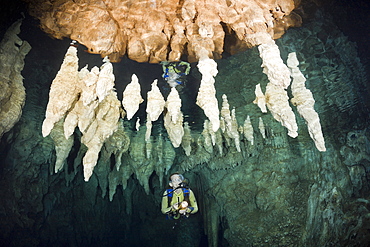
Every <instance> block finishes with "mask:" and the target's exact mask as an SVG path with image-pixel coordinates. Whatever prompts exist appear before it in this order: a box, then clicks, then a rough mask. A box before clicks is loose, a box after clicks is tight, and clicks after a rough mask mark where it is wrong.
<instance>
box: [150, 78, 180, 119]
mask: <svg viewBox="0 0 370 247" xmlns="http://www.w3.org/2000/svg"><path fill="white" fill-rule="evenodd" d="M147 99H148V102H147V106H146V112H147V114H148V117H147V119H150V121H152V122H154V121H156V120H157V119H158V117H159V116H160V115H161V113H162V112H163V109H164V107H165V105H166V101H165V100H164V98H163V96H162V93H161V91H159V88H158V86H157V80H154V82H153V83H152V89H151V91H149V92H148V96H147ZM180 104H181V102H180Z"/></svg>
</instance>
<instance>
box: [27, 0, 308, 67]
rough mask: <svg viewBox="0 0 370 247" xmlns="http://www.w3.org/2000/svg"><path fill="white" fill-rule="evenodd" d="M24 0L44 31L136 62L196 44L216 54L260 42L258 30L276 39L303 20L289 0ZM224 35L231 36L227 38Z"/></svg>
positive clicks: (192, 52) (170, 56)
mask: <svg viewBox="0 0 370 247" xmlns="http://www.w3.org/2000/svg"><path fill="white" fill-rule="evenodd" d="M25 1H26V2H29V3H30V5H29V6H30V11H31V13H32V15H34V16H35V17H36V18H38V19H39V20H40V22H41V28H42V29H43V30H44V31H45V32H47V33H49V34H50V35H51V36H53V37H55V38H58V39H61V38H64V37H68V38H70V39H72V40H77V41H78V42H79V43H81V44H83V45H85V46H86V47H87V48H88V51H89V52H90V53H97V54H101V55H102V57H105V56H107V55H108V56H109V58H110V59H111V61H118V60H119V59H120V57H122V56H123V55H125V54H127V55H128V57H129V58H130V59H133V60H136V61H138V62H151V63H158V62H161V61H166V60H169V61H178V60H180V59H181V56H182V55H186V56H187V57H188V61H190V62H194V61H198V59H199V57H198V56H197V50H198V49H199V46H200V47H204V48H205V49H206V50H207V51H208V53H209V55H210V58H220V57H221V54H222V52H223V51H228V52H231V53H236V52H238V51H240V50H243V49H245V47H253V46H256V45H259V44H261V43H260V42H261V36H263V35H261V34H264V33H266V34H268V35H269V36H270V37H271V38H274V39H277V38H279V37H281V35H282V34H283V33H284V32H285V30H286V29H287V28H288V27H290V26H299V25H300V24H301V21H302V20H301V18H300V17H299V16H298V15H297V14H296V13H294V12H292V11H293V10H294V9H295V8H297V7H298V5H297V3H298V2H297V1H293V0H277V1H266V0H264V1H257V0H243V1H237V2H234V1H225V0H217V1H215V0H206V1H199V0H191V1H185V2H181V1H179V0H167V1H149V0H141V1H105V0H94V1H86V0H82V1H72V0H62V1H49V2H45V1H43V0H25ZM204 10H207V11H204ZM86 23H89V24H88V25H86ZM225 36H230V37H231V39H234V40H235V42H233V43H225V42H224V38H225Z"/></svg>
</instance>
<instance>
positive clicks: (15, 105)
mask: <svg viewBox="0 0 370 247" xmlns="http://www.w3.org/2000/svg"><path fill="white" fill-rule="evenodd" d="M21 23H22V20H18V21H16V22H15V23H14V24H13V25H12V26H10V28H9V29H8V30H7V32H6V33H5V35H4V38H3V40H2V41H1V42H0V87H1V90H0V138H1V137H2V135H3V134H4V133H5V132H8V131H9V130H10V129H11V128H12V127H13V126H14V124H16V123H17V122H18V120H19V119H20V117H21V115H22V108H23V106H24V102H25V100H26V92H25V88H24V86H23V77H22V75H21V71H22V70H23V66H24V58H25V56H26V55H27V54H28V52H29V51H30V50H31V46H30V44H29V43H28V42H27V41H23V40H21V39H20V38H19V37H18V36H17V34H19V33H20V26H21Z"/></svg>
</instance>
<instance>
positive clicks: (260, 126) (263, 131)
mask: <svg viewBox="0 0 370 247" xmlns="http://www.w3.org/2000/svg"><path fill="white" fill-rule="evenodd" d="M258 129H259V130H260V133H261V135H262V137H263V139H266V128H265V124H264V123H263V120H262V118H261V117H259V119H258Z"/></svg>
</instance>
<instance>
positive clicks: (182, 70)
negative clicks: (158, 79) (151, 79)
mask: <svg viewBox="0 0 370 247" xmlns="http://www.w3.org/2000/svg"><path fill="white" fill-rule="evenodd" d="M161 64H162V69H163V75H162V77H163V79H165V80H166V82H167V83H168V85H170V87H176V86H178V85H181V86H182V87H184V86H185V82H186V76H187V75H188V74H189V72H190V68H191V67H190V64H189V63H187V62H184V61H180V62H166V61H165V62H161Z"/></svg>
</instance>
